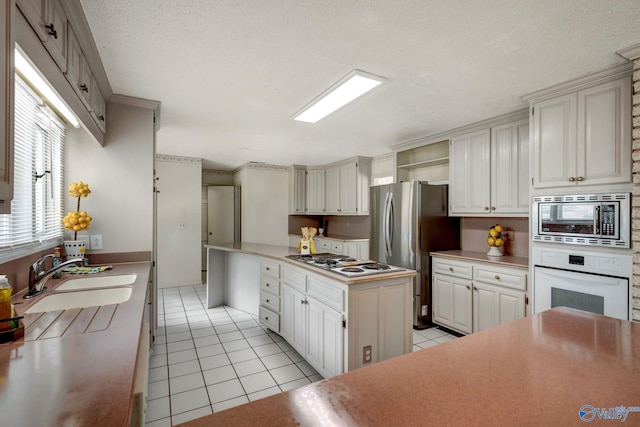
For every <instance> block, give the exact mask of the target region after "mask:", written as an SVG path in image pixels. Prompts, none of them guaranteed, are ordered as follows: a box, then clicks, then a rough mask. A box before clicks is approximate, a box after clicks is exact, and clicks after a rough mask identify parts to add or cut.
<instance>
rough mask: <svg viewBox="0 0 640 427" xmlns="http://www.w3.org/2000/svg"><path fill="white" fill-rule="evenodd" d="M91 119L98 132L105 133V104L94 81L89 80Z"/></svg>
mask: <svg viewBox="0 0 640 427" xmlns="http://www.w3.org/2000/svg"><path fill="white" fill-rule="evenodd" d="M91 89H92V90H91V118H93V121H95V122H96V124H97V125H98V127H99V128H100V130H101V131H102V132H103V133H105V132H106V131H107V104H106V102H105V100H104V96H103V95H102V92H101V91H100V87H98V83H96V81H95V79H93V77H92V79H91Z"/></svg>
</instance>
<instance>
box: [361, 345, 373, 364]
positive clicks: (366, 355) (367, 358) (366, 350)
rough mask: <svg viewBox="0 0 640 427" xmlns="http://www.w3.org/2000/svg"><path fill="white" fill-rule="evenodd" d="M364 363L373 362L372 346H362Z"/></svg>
mask: <svg viewBox="0 0 640 427" xmlns="http://www.w3.org/2000/svg"><path fill="white" fill-rule="evenodd" d="M362 363H371V346H370V345H366V346H364V347H362Z"/></svg>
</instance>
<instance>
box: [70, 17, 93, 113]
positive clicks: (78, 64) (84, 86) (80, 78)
mask: <svg viewBox="0 0 640 427" xmlns="http://www.w3.org/2000/svg"><path fill="white" fill-rule="evenodd" d="M68 37H69V49H68V51H67V73H66V76H67V80H69V83H71V87H72V88H73V90H75V91H76V93H77V94H78V96H79V97H80V100H81V101H82V103H83V104H84V105H85V107H86V108H87V109H89V110H91V96H90V87H89V86H90V85H91V81H90V80H89V81H87V80H85V79H86V78H87V71H86V70H87V69H88V68H89V65H88V64H87V60H86V59H85V57H84V54H83V53H82V49H81V48H80V43H79V42H78V38H77V37H76V34H75V33H74V32H73V29H72V28H71V26H69V28H68ZM88 76H89V77H90V76H91V73H90V72H89V74H88Z"/></svg>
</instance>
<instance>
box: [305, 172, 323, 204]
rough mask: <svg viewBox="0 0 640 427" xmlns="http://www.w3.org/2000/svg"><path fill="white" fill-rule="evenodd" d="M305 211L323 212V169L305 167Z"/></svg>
mask: <svg viewBox="0 0 640 427" xmlns="http://www.w3.org/2000/svg"><path fill="white" fill-rule="evenodd" d="M307 213H310V214H319V215H323V214H324V213H325V170H324V169H312V168H308V169H307Z"/></svg>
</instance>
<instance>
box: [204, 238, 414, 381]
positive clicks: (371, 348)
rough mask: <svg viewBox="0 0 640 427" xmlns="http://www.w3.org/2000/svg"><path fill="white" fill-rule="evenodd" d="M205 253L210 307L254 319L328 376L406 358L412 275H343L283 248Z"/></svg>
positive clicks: (238, 247) (239, 247)
mask: <svg viewBox="0 0 640 427" xmlns="http://www.w3.org/2000/svg"><path fill="white" fill-rule="evenodd" d="M205 247H206V248H207V304H208V306H209V308H213V307H217V306H220V305H223V304H225V305H229V306H231V307H233V308H237V309H240V310H243V311H246V312H249V313H252V314H254V315H256V316H259V319H260V322H261V323H262V325H263V326H265V327H267V328H269V329H270V330H272V331H274V332H276V333H278V334H280V335H281V336H282V337H283V338H284V339H285V340H286V341H287V342H288V343H289V344H291V346H292V347H293V348H294V349H295V350H297V351H298V353H300V355H301V356H302V357H304V358H305V359H306V360H307V361H308V362H309V363H310V364H311V366H313V367H314V368H315V369H316V370H317V371H318V372H319V373H320V374H321V375H322V376H324V377H325V378H326V377H331V376H334V375H338V374H341V373H343V372H346V371H350V370H353V369H356V368H359V367H361V366H366V365H369V364H372V363H376V362H378V361H381V360H386V359H390V358H392V357H395V356H399V355H402V354H406V353H409V352H411V350H412V346H413V335H412V332H413V328H412V320H411V313H412V300H411V298H412V291H413V289H412V288H413V281H414V277H415V275H416V272H415V271H414V270H406V269H398V270H395V271H390V272H385V273H376V274H370V275H363V276H359V277H345V276H343V275H340V274H338V273H335V272H332V271H329V270H325V269H321V268H318V267H313V266H310V265H309V264H306V263H303V262H300V261H295V260H292V259H289V258H286V257H287V256H288V255H295V254H299V253H300V252H299V250H297V249H295V248H290V247H286V246H274V245H264V244H256V243H245V242H243V243H238V244H227V245H205Z"/></svg>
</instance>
